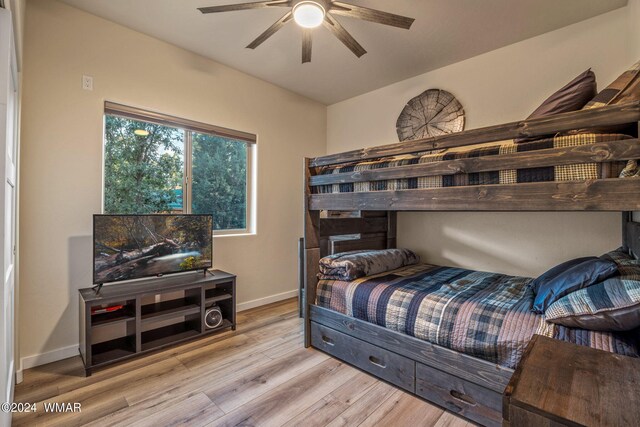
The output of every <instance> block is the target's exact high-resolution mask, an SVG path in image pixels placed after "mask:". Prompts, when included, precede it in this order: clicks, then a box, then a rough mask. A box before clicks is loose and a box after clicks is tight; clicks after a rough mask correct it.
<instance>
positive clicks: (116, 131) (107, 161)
mask: <svg viewBox="0 0 640 427" xmlns="http://www.w3.org/2000/svg"><path fill="white" fill-rule="evenodd" d="M105 122H106V123H105V137H106V138H105V139H106V143H105V156H104V190H105V191H104V211H105V213H112V214H113V213H117V214H135V213H160V212H169V211H170V210H171V208H170V205H171V204H173V203H176V202H177V194H178V193H177V192H176V191H175V190H176V189H177V188H181V187H182V176H183V175H182V174H183V169H184V161H183V156H182V151H183V148H184V143H183V140H184V132H183V131H181V130H178V129H175V128H171V127H166V126H160V125H156V124H152V123H146V122H139V121H135V120H129V119H125V118H121V117H116V116H106V121H105ZM136 131H138V133H141V134H142V135H138V134H136ZM145 133H146V135H144V134H145Z"/></svg>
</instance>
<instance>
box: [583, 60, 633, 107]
mask: <svg viewBox="0 0 640 427" xmlns="http://www.w3.org/2000/svg"><path fill="white" fill-rule="evenodd" d="M638 100H640V61H638V62H636V63H635V64H633V66H632V67H631V68H630V69H628V70H627V71H625V72H624V73H622V74H621V75H620V76H619V77H618V78H617V79H615V80H614V82H613V83H611V84H610V85H609V86H607V87H606V88H604V89H603V90H601V91H600V92H599V93H598V94H597V95H596V96H595V98H593V99H592V100H591V101H589V102H587V105H585V106H584V107H583V108H582V109H583V110H588V109H591V108H598V107H604V106H605V105H611V104H623V103H625V102H631V101H638Z"/></svg>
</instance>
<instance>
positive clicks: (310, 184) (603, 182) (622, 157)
mask: <svg viewBox="0 0 640 427" xmlns="http://www.w3.org/2000/svg"><path fill="white" fill-rule="evenodd" d="M638 122H640V102H633V103H627V104H621V105H613V106H606V107H602V108H596V109H590V110H581V111H576V112H571V113H564V114H558V115H554V116H550V117H545V118H540V119H532V120H524V121H519V122H513V123H507V124H503V125H497V126H490V127H485V128H479V129H473V130H469V131H465V132H460V133H455V134H449V135H442V136H437V137H433V138H426V139H420V140H415V141H407V142H402V143H396V144H389V145H384V146H379V147H372V148H363V149H359V150H353V151H348V152H344V153H339V154H333V155H328V156H322V157H316V158H313V159H306V161H305V174H306V177H305V184H306V185H305V211H307V212H308V211H316V210H345V211H355V210H369V211H375V210H383V211H632V210H640V180H638V179H637V178H603V179H585V180H575V181H562V182H559V181H548V182H530V183H518V184H491V185H473V186H471V185H467V186H459V187H441V188H423V189H407V190H382V191H369V192H349V193H330V194H317V192H316V191H313V190H314V187H318V186H324V185H334V184H347V183H358V182H370V181H384V180H393V179H405V178H417V177H430V176H439V175H455V174H459V173H476V172H487V171H499V170H509V169H528V168H541V167H553V166H563V165H576V164H587V163H604V162H614V161H626V160H632V159H640V144H639V143H638V138H637V137H635V138H631V139H622V140H616V141H607V142H595V143H591V144H587V145H579V146H572V147H559V148H547V149H541V150H535V151H522V152H510V153H505V154H496V155H489V156H484V157H471V158H462V159H453V160H443V161H438V162H432V163H416V164H409V165H403V166H389V167H385V168H378V169H375V168H372V169H368V170H361V171H357V170H356V171H351V172H343V173H331V174H326V175H323V174H320V173H319V172H320V168H321V167H325V166H332V165H350V164H354V163H356V162H362V161H368V160H377V159H381V158H387V157H391V156H399V155H408V154H416V153H421V152H425V151H431V150H440V149H448V148H454V147H465V146H470V145H477V144H481V143H489V142H495V141H504V140H509V139H513V138H518V137H536V136H542V135H554V134H557V133H560V132H566V131H571V130H575V129H592V128H603V127H604V128H611V127H614V126H618V125H629V124H636V125H637V124H638Z"/></svg>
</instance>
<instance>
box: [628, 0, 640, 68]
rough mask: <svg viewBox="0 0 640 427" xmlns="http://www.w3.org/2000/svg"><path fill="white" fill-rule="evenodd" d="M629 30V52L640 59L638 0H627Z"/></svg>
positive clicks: (639, 4) (639, 12)
mask: <svg viewBox="0 0 640 427" xmlns="http://www.w3.org/2000/svg"><path fill="white" fill-rule="evenodd" d="M628 8H629V32H630V34H631V35H632V36H633V35H635V37H631V40H630V43H631V53H632V55H633V57H634V58H637V59H638V60H640V28H639V26H638V23H639V22H640V0H629V5H628Z"/></svg>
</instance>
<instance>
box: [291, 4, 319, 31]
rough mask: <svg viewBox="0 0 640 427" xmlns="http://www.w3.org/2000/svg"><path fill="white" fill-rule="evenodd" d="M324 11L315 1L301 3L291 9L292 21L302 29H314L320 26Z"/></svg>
mask: <svg viewBox="0 0 640 427" xmlns="http://www.w3.org/2000/svg"><path fill="white" fill-rule="evenodd" d="M325 14H326V11H325V10H324V7H322V5H321V4H319V3H316V2H315V1H301V2H300V3H298V4H296V5H295V6H294V7H293V20H294V21H296V24H298V25H299V26H301V27H302V28H316V27H319V26H320V25H322V21H324V16H325Z"/></svg>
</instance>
